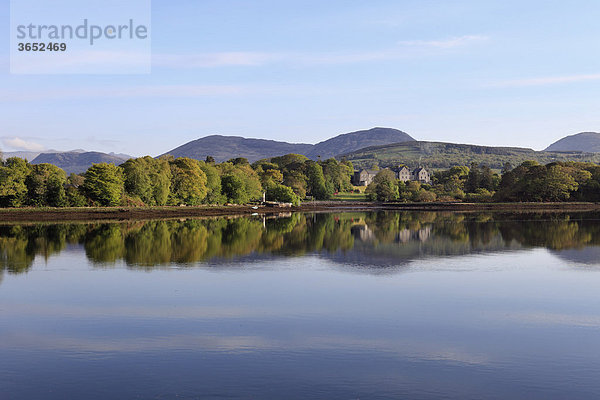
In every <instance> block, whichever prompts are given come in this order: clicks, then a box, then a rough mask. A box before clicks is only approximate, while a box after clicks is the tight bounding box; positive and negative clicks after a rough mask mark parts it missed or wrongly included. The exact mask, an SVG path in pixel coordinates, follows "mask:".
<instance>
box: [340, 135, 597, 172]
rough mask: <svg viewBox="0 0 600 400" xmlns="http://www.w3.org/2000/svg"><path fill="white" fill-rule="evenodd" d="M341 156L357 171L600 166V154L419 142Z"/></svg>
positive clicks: (375, 148)
mask: <svg viewBox="0 0 600 400" xmlns="http://www.w3.org/2000/svg"><path fill="white" fill-rule="evenodd" d="M342 156H344V157H346V158H347V159H348V160H350V161H352V163H353V164H354V166H355V167H357V168H366V167H371V166H373V165H374V164H377V165H379V166H380V167H388V166H393V165H397V164H406V165H408V166H410V167H415V166H417V165H421V166H424V167H427V168H430V169H442V168H449V167H452V166H456V165H469V164H470V163H472V162H476V163H480V164H486V165H489V166H490V167H491V168H492V169H501V168H502V166H503V165H504V164H505V163H507V162H509V163H511V164H512V165H513V166H516V165H518V164H520V163H522V162H523V161H527V160H535V161H537V162H539V163H540V164H547V163H550V162H553V161H592V162H596V163H598V162H600V154H594V153H581V152H575V151H573V152H549V151H535V150H532V149H525V148H520V147H487V146H476V145H470V144H455V143H442V142H418V141H415V142H403V143H396V144H391V145H385V146H373V147H367V148H364V149H360V150H357V151H354V152H350V153H346V154H343V155H342ZM340 157H341V156H340Z"/></svg>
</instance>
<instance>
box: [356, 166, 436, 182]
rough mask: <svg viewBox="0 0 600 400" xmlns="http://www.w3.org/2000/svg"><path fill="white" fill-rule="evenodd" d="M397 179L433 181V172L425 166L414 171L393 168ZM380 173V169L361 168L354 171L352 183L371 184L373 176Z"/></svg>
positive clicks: (403, 180) (404, 167) (404, 168)
mask: <svg viewBox="0 0 600 400" xmlns="http://www.w3.org/2000/svg"><path fill="white" fill-rule="evenodd" d="M392 171H393V172H394V174H395V175H396V179H398V180H400V181H402V182H409V181H415V182H420V183H431V174H430V173H429V172H428V171H427V170H426V169H425V168H416V169H414V170H413V171H412V172H411V171H410V170H409V169H408V168H407V167H406V166H402V167H399V168H392ZM378 173H379V170H374V169H361V170H360V171H356V172H354V176H353V177H352V184H353V185H355V186H369V184H370V183H371V182H373V178H375V176H376V175H377V174H378Z"/></svg>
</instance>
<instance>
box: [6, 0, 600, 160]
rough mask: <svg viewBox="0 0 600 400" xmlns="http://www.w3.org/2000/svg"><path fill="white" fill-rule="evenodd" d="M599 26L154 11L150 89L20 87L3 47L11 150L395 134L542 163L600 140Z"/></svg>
mask: <svg viewBox="0 0 600 400" xmlns="http://www.w3.org/2000/svg"><path fill="white" fill-rule="evenodd" d="M599 16H600V2H598V1H592V0H589V1H571V2H564V1H525V2H524V1H522V0H521V1H506V0H502V1H481V0H479V1H425V0H421V1H403V0H396V1H382V0H380V1H377V0H375V1H368V2H365V1H351V0H344V1H341V0H328V1H291V0H290V1H281V0H279V1H249V0H247V1H228V0H215V1H205V0H196V1H192V0H188V1H185V0H170V1H166V0H162V1H161V0H154V1H153V4H152V26H151V29H152V52H153V55H152V57H153V65H152V73H151V74H147V75H13V74H10V73H9V46H10V45H9V37H8V34H7V35H6V36H5V37H0V46H1V47H2V49H3V57H0V102H1V105H0V120H1V121H2V124H1V125H0V148H1V149H2V150H3V151H12V150H19V149H32V150H33V149H49V148H53V149H58V150H68V149H74V148H83V149H86V150H97V151H107V152H110V151H115V152H124V153H128V154H131V155H134V156H141V155H145V154H149V155H153V156H155V155H158V154H161V153H163V152H166V151H168V150H170V149H172V148H174V147H176V146H179V145H181V144H183V143H185V142H188V141H190V140H193V139H197V138H199V137H203V136H206V135H210V134H223V135H239V136H246V137H257V138H268V139H275V140H284V141H290V142H308V143H316V142H319V141H321V140H324V139H327V138H329V137H332V136H335V135H337V134H340V133H345V132H349V131H354V130H359V129H366V128H370V127H374V126H385V127H393V128H397V129H401V130H403V131H405V132H407V133H409V134H411V135H412V136H413V137H415V138H416V139H418V140H432V141H449V142H460V143H474V144H483V145H495V146H496V145H502V146H523V147H531V148H535V149H543V148H545V147H546V146H547V145H549V144H550V143H552V142H553V141H555V140H557V139H559V138H561V137H563V136H566V135H570V134H574V133H577V132H581V131H600V96H599V93H600V24H598V22H597V21H598V17H599ZM8 27H9V1H8V0H2V7H1V8H0V31H2V32H8V31H9V28H8Z"/></svg>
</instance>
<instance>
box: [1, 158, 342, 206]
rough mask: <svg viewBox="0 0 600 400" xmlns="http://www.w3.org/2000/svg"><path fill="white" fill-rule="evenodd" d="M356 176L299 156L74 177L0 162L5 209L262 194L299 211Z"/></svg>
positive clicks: (160, 165) (142, 165)
mask: <svg viewBox="0 0 600 400" xmlns="http://www.w3.org/2000/svg"><path fill="white" fill-rule="evenodd" d="M352 172H353V167H352V164H350V163H349V162H338V161H336V160H335V159H329V160H325V161H323V162H316V161H311V160H309V159H308V158H306V157H304V156H300V155H297V154H288V155H285V156H282V157H276V158H273V159H271V160H261V161H258V162H256V163H254V164H252V165H250V163H248V160H246V159H245V158H235V159H231V160H229V161H227V162H223V163H221V164H216V163H215V161H214V159H213V158H212V157H207V159H206V161H198V160H194V159H191V158H185V157H181V158H173V157H171V156H165V157H160V158H152V157H149V156H146V157H141V158H135V159H130V160H127V161H126V162H124V163H123V164H122V165H120V166H116V165H113V164H108V163H99V164H94V165H93V166H92V167H90V168H89V169H88V170H87V171H86V172H85V173H83V174H80V175H77V174H71V175H70V176H69V177H67V176H66V174H65V172H64V171H63V170H62V169H60V168H58V167H56V166H54V165H51V164H37V165H31V164H29V163H28V162H27V161H26V160H23V159H20V158H9V159H7V160H6V161H2V162H0V207H23V206H33V207H47V206H49V207H64V206H71V207H83V206H121V205H126V206H164V205H189V206H195V205H200V204H226V203H232V204H247V203H249V202H252V201H257V200H261V199H262V198H263V193H264V195H265V197H266V200H268V201H278V202H286V203H292V204H294V205H298V204H299V203H300V201H301V200H302V199H304V198H305V197H306V196H312V197H313V198H315V199H319V200H324V199H328V198H330V197H331V195H332V194H333V193H335V192H339V191H350V190H352V185H351V184H350V178H351V175H352Z"/></svg>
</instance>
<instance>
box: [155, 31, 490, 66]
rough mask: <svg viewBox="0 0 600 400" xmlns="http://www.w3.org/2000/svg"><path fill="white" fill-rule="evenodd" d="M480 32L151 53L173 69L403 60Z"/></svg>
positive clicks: (478, 39) (477, 39)
mask: <svg viewBox="0 0 600 400" xmlns="http://www.w3.org/2000/svg"><path fill="white" fill-rule="evenodd" d="M488 39H489V38H488V37H487V36H483V35H465V36H458V37H451V38H445V39H439V40H408V41H400V42H398V43H397V45H396V46H393V47H390V48H384V49H379V50H370V51H360V52H340V51H330V52H310V53H307V52H223V53H202V54H154V55H153V57H152V64H153V66H156V67H166V68H175V69H185V68H191V69H193V68H215V67H235V66H243V67H257V66H264V65H268V64H275V63H281V64H294V65H303V66H319V65H328V64H332V65H335V64H354V63H361V62H373V61H386V60H396V59H404V58H410V57H415V56H422V55H427V54H436V53H439V52H440V51H444V50H451V49H458V48H462V47H467V46H470V45H474V44H478V43H482V42H485V41H487V40H488Z"/></svg>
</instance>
